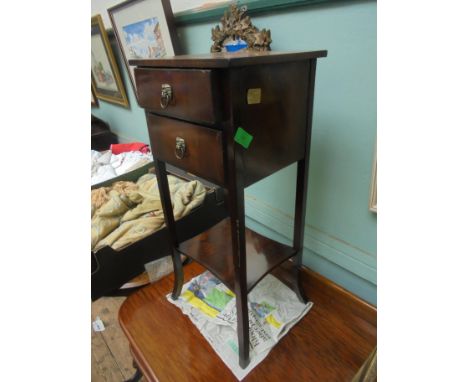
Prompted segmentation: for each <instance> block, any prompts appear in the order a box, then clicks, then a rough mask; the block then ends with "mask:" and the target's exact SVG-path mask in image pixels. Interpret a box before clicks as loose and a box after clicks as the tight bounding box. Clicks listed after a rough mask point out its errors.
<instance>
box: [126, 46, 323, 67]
mask: <svg viewBox="0 0 468 382" xmlns="http://www.w3.org/2000/svg"><path fill="white" fill-rule="evenodd" d="M326 56H327V51H326V50H316V51H305V52H276V51H252V50H240V51H238V52H233V53H227V52H218V53H206V54H181V55H178V56H165V57H162V58H155V59H135V60H129V64H130V65H135V66H148V67H162V68H172V67H176V68H229V67H238V66H248V65H263V64H271V63H280V62H289V61H299V60H309V59H316V58H320V57H326Z"/></svg>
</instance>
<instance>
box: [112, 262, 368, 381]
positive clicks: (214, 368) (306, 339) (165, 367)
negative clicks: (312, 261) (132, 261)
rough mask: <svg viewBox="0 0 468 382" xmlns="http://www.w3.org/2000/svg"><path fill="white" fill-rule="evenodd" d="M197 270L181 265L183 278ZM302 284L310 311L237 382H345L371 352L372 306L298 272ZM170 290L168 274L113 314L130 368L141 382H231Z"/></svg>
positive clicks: (171, 280)
mask: <svg viewBox="0 0 468 382" xmlns="http://www.w3.org/2000/svg"><path fill="white" fill-rule="evenodd" d="M203 271H204V268H203V267H201V266H200V265H198V264H196V263H192V264H189V265H187V266H185V267H184V276H185V280H186V281H188V280H190V279H191V278H192V277H194V276H195V275H197V274H199V273H201V272H203ZM302 279H303V285H304V289H305V293H306V294H307V296H308V297H309V299H310V300H311V301H313V302H314V306H313V307H312V309H311V310H310V311H309V313H308V314H307V315H306V316H305V317H304V318H303V319H302V320H301V321H300V322H299V323H298V324H297V325H296V326H294V327H293V328H292V329H291V331H290V332H289V333H288V334H287V335H286V336H285V337H284V338H283V339H282V340H281V341H280V342H279V343H278V344H277V345H276V346H275V347H274V348H273V350H272V351H271V352H270V354H269V355H268V356H267V357H266V358H265V360H264V361H263V362H261V363H260V364H259V365H258V366H257V367H256V368H255V369H254V370H253V371H251V372H250V374H248V375H247V377H246V378H245V379H244V380H243V381H246V382H253V381H259V382H260V381H262V382H264V381H269V382H274V381H301V382H302V381H310V382H313V381H318V382H323V381H327V382H332V381H337V382H343V381H350V380H351V379H352V378H353V376H354V375H355V374H356V372H357V371H358V370H359V368H360V366H361V365H362V364H363V363H364V361H365V360H366V358H367V356H368V355H369V354H370V353H371V352H372V350H373V348H374V347H375V346H376V338H377V337H376V336H377V328H376V325H377V324H376V321H377V312H376V309H375V308H374V307H373V306H371V305H369V304H367V303H365V302H363V301H362V300H360V299H359V298H357V297H356V296H354V295H352V294H351V293H349V292H347V291H345V290H343V289H342V288H340V287H338V286H337V285H336V284H334V283H332V282H330V281H329V280H327V279H325V278H323V277H322V276H320V275H318V274H316V273H314V272H312V271H310V270H308V269H306V268H303V272H302ZM173 285H174V276H173V274H171V275H170V276H167V277H165V278H164V279H162V280H160V281H158V282H157V283H154V284H151V285H149V286H147V287H144V288H142V289H140V290H139V291H138V292H136V293H134V294H133V295H131V296H130V297H129V298H127V300H126V301H125V302H124V303H123V305H122V307H121V308H120V311H119V321H120V325H121V327H122V329H123V331H124V333H125V334H126V336H127V337H128V339H129V341H130V350H131V353H132V355H133V357H134V360H135V363H136V364H137V366H138V368H139V369H140V370H141V372H142V373H143V375H144V376H145V377H146V379H147V380H148V381H160V382H166V381H174V382H194V381H203V382H211V381H213V382H214V381H237V379H236V377H235V376H234V375H233V374H232V373H231V371H230V370H229V369H228V368H227V367H226V366H225V364H224V363H223V361H221V359H220V358H219V357H218V355H217V354H216V353H215V352H214V350H213V349H212V348H211V346H210V345H209V343H208V342H207V341H206V340H205V338H204V337H203V336H202V335H201V334H200V332H199V331H198V330H197V329H196V327H195V326H194V325H193V324H192V323H191V321H190V319H189V318H188V317H187V316H185V315H183V314H182V312H181V311H180V310H179V308H177V307H176V306H174V305H172V304H171V303H170V302H169V301H167V300H166V295H167V294H168V293H170V292H171V291H172V287H173Z"/></svg>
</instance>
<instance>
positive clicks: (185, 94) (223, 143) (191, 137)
mask: <svg viewBox="0 0 468 382" xmlns="http://www.w3.org/2000/svg"><path fill="white" fill-rule="evenodd" d="M326 55H327V52H326V51H315V52H297V53H278V52H248V51H241V52H238V53H213V54H207V55H198V56H195V55H186V56H175V57H167V58H163V59H154V60H152V59H149V60H133V61H131V62H130V64H131V65H136V66H137V68H136V69H135V78H136V84H137V93H138V94H137V97H138V102H139V104H140V105H141V106H142V107H143V108H145V110H146V118H147V123H148V132H149V136H150V142H151V148H152V151H153V155H154V159H155V164H156V174H157V178H158V186H159V191H160V195H161V202H162V205H163V209H164V214H165V219H166V225H167V228H168V230H169V232H170V236H171V240H172V244H173V253H172V258H173V261H174V272H175V280H176V281H175V285H174V290H173V293H172V297H173V298H177V297H178V296H179V294H180V291H181V288H182V285H183V272H182V264H181V260H180V254H181V253H183V254H186V255H187V256H189V257H190V258H192V259H193V260H195V261H196V262H198V263H200V264H201V265H203V266H204V267H205V268H206V269H208V270H209V271H211V272H212V273H213V274H214V275H215V276H217V277H218V278H219V279H220V280H221V281H222V282H223V283H224V284H225V285H226V286H228V287H229V288H230V289H231V290H233V291H234V292H235V294H236V304H237V329H238V330H237V332H238V341H239V343H238V345H239V346H238V348H239V365H240V366H241V367H244V368H245V367H246V366H247V365H248V364H249V321H248V302H247V295H248V293H249V292H250V291H251V290H252V289H253V288H254V287H255V285H256V284H257V283H258V282H259V281H260V280H261V279H262V278H263V277H264V276H265V275H267V274H268V273H270V272H271V271H273V270H274V269H275V268H277V267H279V266H281V265H283V266H284V267H286V269H289V275H290V276H291V277H290V279H292V280H293V284H292V287H293V288H294V290H295V291H296V293H297V295H298V296H299V298H301V299H302V300H305V297H304V295H303V293H302V290H301V286H300V280H299V276H300V273H299V271H300V267H301V264H302V246H303V237H304V219H305V211H306V195H307V176H308V167H309V166H308V162H309V153H310V139H311V129H312V105H313V98H314V84H315V69H316V63H317V58H319V57H325V56H326ZM294 162H297V163H298V165H297V180H296V195H295V197H296V201H295V203H296V204H295V217H294V238H293V245H292V246H288V245H284V244H281V243H278V242H276V241H274V240H271V239H269V238H266V237H264V236H262V235H259V234H258V233H256V232H254V231H251V230H249V229H247V228H246V227H245V213H244V188H245V187H248V186H250V185H251V184H253V183H255V182H257V181H259V180H261V179H263V178H265V177H267V176H269V175H271V174H273V173H274V172H276V171H278V170H280V169H282V168H284V167H286V166H288V165H290V164H292V163H294ZM166 163H169V164H172V165H174V166H176V167H180V168H182V169H184V170H186V171H188V172H190V173H193V174H195V175H197V176H199V177H201V178H204V179H207V180H208V181H211V182H213V183H215V184H217V185H219V186H221V187H223V188H224V189H225V190H226V199H227V202H228V212H229V214H228V217H227V218H226V219H224V220H223V221H221V222H220V223H218V224H216V225H215V226H213V227H211V228H210V229H209V230H207V231H205V232H203V233H202V234H200V235H198V236H196V237H194V238H192V239H189V240H187V241H184V242H179V240H178V238H177V231H176V227H175V223H174V216H173V212H172V207H171V200H170V194H169V188H168V182H167V177H166ZM289 259H293V262H287V261H286V260H289ZM168 330H171V328H168Z"/></svg>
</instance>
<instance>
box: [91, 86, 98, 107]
mask: <svg viewBox="0 0 468 382" xmlns="http://www.w3.org/2000/svg"><path fill="white" fill-rule="evenodd" d="M91 107H99V101H98V99H97V98H96V91H95V90H94V85H93V82H92V81H91Z"/></svg>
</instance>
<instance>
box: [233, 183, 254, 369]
mask: <svg viewBox="0 0 468 382" xmlns="http://www.w3.org/2000/svg"><path fill="white" fill-rule="evenodd" d="M237 199H238V200H237V202H239V199H242V204H241V205H238V210H241V214H240V215H241V216H237V218H235V217H232V216H231V227H232V238H233V240H232V249H233V253H234V254H235V255H234V256H233V258H234V261H235V267H234V272H235V293H236V308H237V340H238V341H237V343H238V348H239V366H240V367H241V368H243V369H244V368H246V367H247V365H248V364H249V361H250V359H249V347H250V340H249V310H248V308H249V307H248V300H247V271H246V253H245V250H246V248H245V223H244V222H245V216H244V212H243V210H244V205H243V192H242V197H241V198H237Z"/></svg>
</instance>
